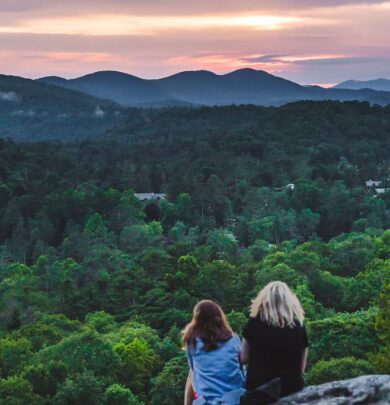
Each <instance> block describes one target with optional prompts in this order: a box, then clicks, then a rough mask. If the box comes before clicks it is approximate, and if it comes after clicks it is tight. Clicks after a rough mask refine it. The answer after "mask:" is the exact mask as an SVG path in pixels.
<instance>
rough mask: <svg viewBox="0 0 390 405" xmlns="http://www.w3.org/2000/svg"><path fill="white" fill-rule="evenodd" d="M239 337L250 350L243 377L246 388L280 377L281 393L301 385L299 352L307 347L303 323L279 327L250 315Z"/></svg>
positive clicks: (296, 388) (251, 388)
mask: <svg viewBox="0 0 390 405" xmlns="http://www.w3.org/2000/svg"><path fill="white" fill-rule="evenodd" d="M243 336H244V338H245V339H246V340H247V341H248V343H249V351H250V352H249V364H248V372H247V380H246V388H247V389H248V390H253V389H254V388H257V387H258V386H260V385H262V384H264V383H266V382H268V381H270V380H272V379H274V378H276V377H279V378H281V380H282V395H288V394H290V393H292V392H295V391H299V390H300V389H302V388H303V377H302V373H301V366H302V355H303V350H304V349H305V348H306V347H307V346H308V338H307V333H306V329H305V327H304V326H301V325H300V324H299V323H298V322H295V326H294V327H292V328H291V327H284V328H279V327H276V326H271V325H268V324H267V323H266V322H264V321H262V320H260V318H250V319H249V320H248V322H247V324H246V325H245V327H244V331H243Z"/></svg>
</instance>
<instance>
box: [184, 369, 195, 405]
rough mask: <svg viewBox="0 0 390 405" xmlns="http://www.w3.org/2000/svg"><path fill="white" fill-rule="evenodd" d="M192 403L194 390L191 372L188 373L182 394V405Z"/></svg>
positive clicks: (190, 404)
mask: <svg viewBox="0 0 390 405" xmlns="http://www.w3.org/2000/svg"><path fill="white" fill-rule="evenodd" d="M193 401H194V388H193V387H192V380H191V371H190V372H189V373H188V377H187V382H186V388H185V392H184V405H192V402H193Z"/></svg>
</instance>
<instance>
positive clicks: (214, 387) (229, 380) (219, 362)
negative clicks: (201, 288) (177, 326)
mask: <svg viewBox="0 0 390 405" xmlns="http://www.w3.org/2000/svg"><path fill="white" fill-rule="evenodd" d="M183 342H184V344H185V347H186V354H187V359H188V364H189V366H190V372H189V375H188V378H187V384H186V389H185V398H184V404H185V405H192V404H194V405H195V404H196V405H203V404H212V403H213V402H218V401H219V402H218V403H223V404H231V405H235V404H239V402H240V399H239V398H240V395H241V394H242V393H243V385H244V376H243V373H242V370H241V366H240V359H239V356H240V347H241V341H240V338H239V337H238V336H237V335H235V334H234V333H233V331H232V329H231V327H230V326H229V324H228V322H227V320H226V316H225V314H224V312H223V311H222V309H221V307H220V306H219V305H218V304H216V303H215V302H213V301H210V300H203V301H200V302H199V303H198V304H197V305H196V306H195V308H194V311H193V318H192V321H191V322H190V323H189V324H188V325H187V326H186V328H185V329H184V331H183ZM195 398H196V400H195V401H194V399H195Z"/></svg>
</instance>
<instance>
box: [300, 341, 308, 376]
mask: <svg viewBox="0 0 390 405" xmlns="http://www.w3.org/2000/svg"><path fill="white" fill-rule="evenodd" d="M308 353H309V348H308V347H305V348H304V349H303V353H302V367H301V372H302V374H305V370H306V363H307V354H308Z"/></svg>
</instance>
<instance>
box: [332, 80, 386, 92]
mask: <svg viewBox="0 0 390 405" xmlns="http://www.w3.org/2000/svg"><path fill="white" fill-rule="evenodd" d="M333 88H335V89H350V90H362V89H372V90H376V91H390V79H384V78H379V79H373V80H346V81H344V82H341V83H339V84H336V86H334V87H333Z"/></svg>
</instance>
